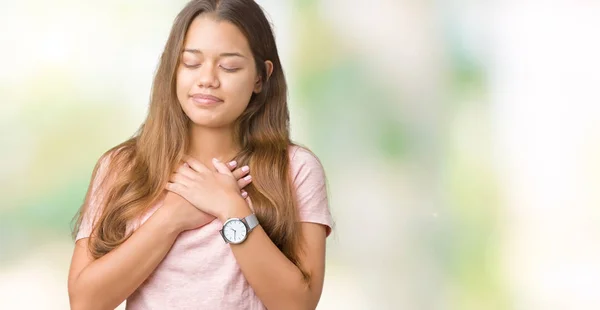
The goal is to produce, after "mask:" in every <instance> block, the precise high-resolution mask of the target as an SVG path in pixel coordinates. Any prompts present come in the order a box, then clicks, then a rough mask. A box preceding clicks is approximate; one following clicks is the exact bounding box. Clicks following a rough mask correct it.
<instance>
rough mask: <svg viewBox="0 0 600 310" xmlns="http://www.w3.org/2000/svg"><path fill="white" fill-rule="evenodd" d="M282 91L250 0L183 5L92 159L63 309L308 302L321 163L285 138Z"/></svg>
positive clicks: (304, 305) (316, 263)
mask: <svg viewBox="0 0 600 310" xmlns="http://www.w3.org/2000/svg"><path fill="white" fill-rule="evenodd" d="M286 96H287V87H286V82H285V78H284V75H283V70H282V68H281V63H280V61H279V56H278V54H277V47H276V45H275V40H274V37H273V33H272V30H271V27H270V25H269V23H268V21H267V19H266V18H265V15H264V13H263V12H262V10H261V8H260V7H259V6H258V5H257V4H256V3H255V2H254V1H252V0H221V1H216V0H213V1H210V0H201V1H191V2H190V3H188V4H187V6H186V7H185V8H184V9H183V10H182V11H181V12H180V13H179V15H178V16H177V18H176V20H175V22H174V25H173V28H172V30H171V33H170V35H169V39H168V41H167V43H166V47H165V50H164V52H163V54H162V57H161V60H160V64H159V67H158V71H157V72H156V76H155V79H154V84H153V90H152V96H151V100H150V109H149V112H148V117H147V119H146V121H145V122H144V124H143V125H142V126H141V127H140V129H139V131H138V132H137V133H136V135H135V136H134V137H133V138H131V139H130V140H128V141H126V142H124V143H122V144H120V145H118V146H116V147H114V148H112V149H111V150H109V151H107V152H106V153H105V154H104V155H103V156H102V157H101V158H100V160H99V161H98V164H97V165H96V168H95V169H94V173H93V177H92V182H91V183H90V188H89V190H88V194H87V196H86V200H85V203H84V204H83V206H82V209H81V210H80V212H79V217H78V221H77V225H76V227H75V231H74V233H76V245H75V250H74V253H73V259H72V262H71V268H70V272H69V297H70V302H71V307H72V308H73V309H113V308H115V307H116V306H118V305H119V304H120V303H121V302H123V301H124V300H127V308H128V309H265V308H268V309H314V308H315V307H316V305H317V303H318V301H319V298H320V295H321V291H322V287H323V278H324V269H325V239H326V237H327V236H328V235H329V233H330V231H331V225H332V224H331V216H330V212H329V209H328V203H327V194H326V186H325V176H324V172H323V169H322V166H321V165H320V163H319V161H318V159H317V158H316V157H315V156H314V155H313V154H312V153H311V152H310V151H308V150H307V149H304V148H301V147H299V146H296V145H294V144H293V143H291V141H290V138H289V129H288V123H289V117H288V108H287V102H286ZM226 162H227V163H228V164H225V163H226ZM232 170H233V171H232ZM248 170H250V172H251V173H250V174H248ZM241 188H244V190H242V191H241V190H240V189H241Z"/></svg>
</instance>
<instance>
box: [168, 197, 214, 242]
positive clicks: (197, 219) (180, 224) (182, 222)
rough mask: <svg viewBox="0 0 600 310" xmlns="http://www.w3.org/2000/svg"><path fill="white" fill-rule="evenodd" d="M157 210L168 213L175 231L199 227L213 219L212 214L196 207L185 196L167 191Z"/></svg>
mask: <svg viewBox="0 0 600 310" xmlns="http://www.w3.org/2000/svg"><path fill="white" fill-rule="evenodd" d="M159 210H160V211H161V212H167V213H168V218H169V219H170V220H171V221H173V225H174V227H175V230H176V231H177V233H180V232H182V231H186V230H191V229H197V228H200V227H202V226H204V225H206V224H208V223H210V222H212V221H213V220H214V219H215V217H214V216H212V215H210V214H208V213H206V212H202V211H200V210H198V209H196V208H195V207H194V206H193V205H192V204H191V203H190V202H189V201H187V200H185V198H183V197H181V196H179V195H177V194H175V193H173V192H169V191H167V194H166V195H165V200H164V202H163V206H162V207H161V208H160V209H159Z"/></svg>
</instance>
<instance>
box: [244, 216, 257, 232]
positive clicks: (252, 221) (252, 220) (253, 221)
mask: <svg viewBox="0 0 600 310" xmlns="http://www.w3.org/2000/svg"><path fill="white" fill-rule="evenodd" d="M244 222H246V225H248V232H251V231H252V230H253V229H254V228H255V227H256V226H258V224H259V223H258V218H257V217H256V214H254V213H252V214H250V215H248V216H246V217H245V218H244Z"/></svg>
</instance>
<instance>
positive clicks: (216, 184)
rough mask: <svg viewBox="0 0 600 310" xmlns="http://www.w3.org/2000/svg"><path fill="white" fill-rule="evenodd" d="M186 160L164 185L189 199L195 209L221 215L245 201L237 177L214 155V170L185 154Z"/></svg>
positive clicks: (223, 215)
mask: <svg viewBox="0 0 600 310" xmlns="http://www.w3.org/2000/svg"><path fill="white" fill-rule="evenodd" d="M184 161H185V163H184V164H183V165H181V166H180V167H179V169H177V171H176V172H175V173H173V174H172V175H171V178H170V180H169V182H168V183H167V187H166V189H167V190H169V191H171V192H174V193H176V194H178V195H180V196H181V197H183V198H185V199H186V200H187V201H189V202H190V203H191V204H192V205H194V207H196V208H197V209H198V210H200V211H203V212H206V213H208V214H211V215H213V216H215V217H217V218H219V219H223V218H224V217H225V216H226V215H227V213H228V210H229V209H230V208H232V207H234V206H236V204H240V203H244V204H246V201H244V198H246V197H242V195H240V187H239V184H238V181H237V180H236V179H235V176H234V175H233V173H232V172H231V170H230V169H229V168H228V167H227V166H226V165H225V164H224V163H222V162H220V161H218V160H217V159H213V166H214V167H215V169H216V170H217V171H213V170H211V169H209V168H208V167H206V166H205V165H203V164H202V163H200V162H199V161H197V160H196V159H194V158H192V157H189V156H186V157H185V158H184Z"/></svg>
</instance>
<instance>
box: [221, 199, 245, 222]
mask: <svg viewBox="0 0 600 310" xmlns="http://www.w3.org/2000/svg"><path fill="white" fill-rule="evenodd" d="M250 214H252V210H251V209H250V207H249V206H248V203H246V201H245V200H244V198H242V197H241V196H240V197H236V198H235V199H233V201H232V202H231V203H230V204H228V206H227V207H226V208H225V210H224V212H223V213H221V214H219V216H218V218H219V220H220V221H221V222H225V221H227V220H228V219H230V218H244V217H246V216H248V215H250Z"/></svg>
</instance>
